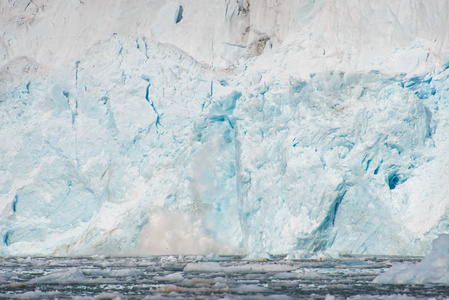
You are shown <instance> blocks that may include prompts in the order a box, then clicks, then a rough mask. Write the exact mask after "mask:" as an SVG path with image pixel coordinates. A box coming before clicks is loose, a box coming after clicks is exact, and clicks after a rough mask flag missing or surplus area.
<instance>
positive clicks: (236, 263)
mask: <svg viewBox="0 0 449 300" xmlns="http://www.w3.org/2000/svg"><path fill="white" fill-rule="evenodd" d="M207 258H208V259H206V258H205V257H202V256H198V257H195V256H184V257H179V258H175V257H156V256H154V257H111V258H107V257H106V258H105V257H88V258H62V257H58V258H55V257H51V258H48V257H41V258H39V257H33V258H12V257H10V258H0V265H1V271H0V285H1V286H0V298H73V297H80V298H81V299H82V298H84V297H85V298H93V297H96V298H101V299H104V298H106V299H107V298H132V299H144V298H147V299H149V298H151V299H153V298H162V299H191V298H196V299H224V298H226V299H260V298H268V299H270V298H272V299H289V298H291V299H301V298H303V299H324V298H326V297H327V298H328V299H334V297H335V299H342V298H348V297H352V296H356V295H365V296H368V295H371V296H376V297H368V298H369V299H383V298H389V299H391V297H388V296H391V295H401V296H400V297H401V298H402V299H405V298H407V296H409V297H416V298H430V297H435V298H437V299H443V297H445V296H447V295H449V287H448V286H443V285H379V284H374V283H372V280H373V279H374V277H376V276H377V275H378V274H380V273H381V272H383V271H384V270H386V269H387V268H389V267H390V266H391V265H392V264H395V263H398V262H403V261H416V259H413V258H397V257H396V258H391V257H390V258H386V257H382V258H372V257H371V258H361V257H345V258H342V259H340V260H325V261H321V262H320V261H316V260H297V261H291V260H284V259H283V258H277V259H274V260H270V261H246V260H243V259H242V258H241V257H216V256H210V257H207ZM355 298H361V297H355Z"/></svg>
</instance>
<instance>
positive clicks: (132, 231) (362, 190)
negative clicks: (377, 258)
mask: <svg viewBox="0 0 449 300" xmlns="http://www.w3.org/2000/svg"><path fill="white" fill-rule="evenodd" d="M25 2H26V3H25ZM25 2H22V1H3V2H2V3H1V4H0V12H1V13H0V29H1V30H2V32H4V34H3V36H2V37H1V39H0V49H2V51H0V53H1V55H0V67H1V71H0V140H1V141H2V142H1V147H0V237H1V240H0V241H1V243H0V254H1V255H91V254H126V255H155V254H180V253H183V254H208V253H218V254H245V255H248V257H249V258H254V257H270V255H277V254H289V257H291V258H302V257H309V256H311V255H316V254H317V253H322V254H323V255H324V256H326V255H328V256H331V257H338V255H340V254H392V255H424V254H427V253H428V251H429V249H430V242H431V241H432V240H433V239H434V238H435V237H436V236H438V235H439V234H441V233H445V232H447V230H448V226H449V222H448V221H449V215H448V204H449V200H448V198H447V196H446V195H448V194H449V186H448V185H447V178H448V176H449V154H448V153H449V140H448V137H449V134H448V132H449V128H448V127H449V122H448V121H449V107H448V104H449V80H448V78H449V69H448V64H445V63H447V61H448V60H449V47H448V43H449V39H448V37H447V20H448V19H449V9H448V2H447V1H437V0H434V1H426V2H425V4H424V2H422V1H419V0H413V1H410V2H407V3H406V2H401V5H397V4H396V2H394V1H377V2H376V5H364V4H361V3H353V2H352V1H338V3H337V2H335V1H313V2H312V1H304V2H301V3H300V2H294V1H287V0H286V1H279V2H277V4H274V3H271V2H270V1H237V2H233V1H227V2H226V1H222V2H218V1H217V2H214V4H209V1H203V0H198V1H188V2H187V1H173V2H169V3H165V2H164V1H152V0H151V1H139V0H136V1H119V0H117V1H112V2H111V1H101V0H99V1H95V3H93V2H90V1H80V2H79V3H78V1H72V2H64V4H60V3H58V2H56V1H48V2H46V3H45V4H43V3H41V2H38V1H32V2H29V3H28V1H25ZM57 3H58V4H57ZM112 3H114V5H113V4H112ZM340 4H341V5H340ZM386 12H388V13H386ZM198 20H202V21H201V22H199V21H198ZM361 20H363V22H362V21H361ZM320 255H321V254H320Z"/></svg>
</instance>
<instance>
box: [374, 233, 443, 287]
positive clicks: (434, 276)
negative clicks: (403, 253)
mask: <svg viewBox="0 0 449 300" xmlns="http://www.w3.org/2000/svg"><path fill="white" fill-rule="evenodd" d="M448 252H449V235H447V234H442V235H440V236H439V237H438V238H437V239H436V240H435V241H433V249H432V251H431V252H430V254H429V255H427V256H426V257H425V258H423V259H422V260H421V261H420V262H418V263H415V264H412V263H404V264H398V265H394V266H393V267H392V268H391V269H389V270H388V271H386V272H385V273H383V274H381V275H379V276H377V277H376V278H375V279H374V282H375V283H388V284H426V283H441V284H446V285H447V284H449V253H448Z"/></svg>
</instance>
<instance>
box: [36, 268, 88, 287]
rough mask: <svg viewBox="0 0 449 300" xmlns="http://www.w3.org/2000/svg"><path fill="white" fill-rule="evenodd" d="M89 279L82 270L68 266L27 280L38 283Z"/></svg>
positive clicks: (79, 281) (73, 281)
mask: <svg viewBox="0 0 449 300" xmlns="http://www.w3.org/2000/svg"><path fill="white" fill-rule="evenodd" d="M88 280H89V279H88V278H87V277H86V276H85V275H84V273H83V271H82V270H80V269H78V268H69V269H68V270H64V271H59V272H53V273H51V274H48V275H45V276H41V277H36V278H34V279H31V280H30V281H28V283H29V284H40V283H60V284H64V283H67V284H70V283H86V282H87V281H88Z"/></svg>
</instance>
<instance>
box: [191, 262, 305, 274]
mask: <svg viewBox="0 0 449 300" xmlns="http://www.w3.org/2000/svg"><path fill="white" fill-rule="evenodd" d="M296 269H297V268H296V267H294V266H290V265H286V264H275V263H260V264H254V263H248V264H244V265H238V266H224V267H223V266H221V265H220V264H219V263H217V262H200V263H189V264H187V265H186V266H185V268H184V272H210V273H266V272H287V271H294V270H296Z"/></svg>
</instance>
